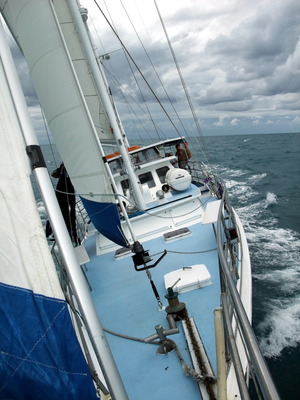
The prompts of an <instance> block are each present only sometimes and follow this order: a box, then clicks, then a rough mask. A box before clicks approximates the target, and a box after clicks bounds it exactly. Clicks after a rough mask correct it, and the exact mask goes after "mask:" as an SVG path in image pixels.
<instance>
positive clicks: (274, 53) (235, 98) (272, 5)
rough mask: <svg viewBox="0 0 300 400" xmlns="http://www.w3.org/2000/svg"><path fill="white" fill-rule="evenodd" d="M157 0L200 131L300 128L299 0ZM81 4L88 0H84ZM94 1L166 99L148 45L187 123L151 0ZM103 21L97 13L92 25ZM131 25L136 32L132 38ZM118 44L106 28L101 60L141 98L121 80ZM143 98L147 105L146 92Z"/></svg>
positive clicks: (181, 93) (184, 105)
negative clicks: (150, 62) (107, 56)
mask: <svg viewBox="0 0 300 400" xmlns="http://www.w3.org/2000/svg"><path fill="white" fill-rule="evenodd" d="M106 3H107V4H108V5H109V6H108V7H109V8H108V9H107V8H106ZM156 3H157V6H158V9H159V12H160V14H161V17H162V19H163V22H164V24H165V28H166V30H167V33H168V36H169V39H170V41H171V44H172V46H173V49H174V52H175V54H176V57H177V61H178V64H179V66H180V69H181V72H182V75H183V78H184V81H185V83H186V85H187V87H188V91H189V94H190V97H191V100H192V103H193V107H194V109H195V112H196V115H197V117H198V118H199V120H200V125H201V129H202V132H203V134H204V135H212V134H249V133H273V132H274V133H278V132H299V131H300V113H299V110H300V90H299V89H300V2H299V1H298V0H284V1H283V0H254V1H248V0H213V1H212V0H210V1H208V0H184V1H182V0H172V1H171V0H156ZM85 4H86V6H87V7H88V8H91V6H93V5H94V1H93V0H86V2H85ZM98 4H99V5H100V6H101V8H102V10H103V11H104V12H105V13H106V15H107V16H108V17H109V19H110V21H111V22H113V23H114V24H115V26H116V29H117V31H118V33H119V35H120V37H121V39H122V41H123V43H125V45H126V46H127V48H128V50H129V51H130V53H131V54H132V55H133V57H134V58H135V60H136V62H137V64H138V65H139V67H140V69H141V70H142V71H143V73H144V74H145V75H146V77H147V79H149V80H150V82H151V84H152V85H153V87H154V91H155V92H156V93H157V94H158V97H159V98H160V99H162V100H164V99H165V98H166V96H165V93H164V91H163V90H162V88H161V86H160V83H159V81H158V79H156V78H155V74H153V73H152V72H151V71H150V68H149V65H148V66H147V64H146V62H147V63H148V59H147V56H146V55H145V53H144V50H143V47H144V48H146V50H147V52H148V54H149V55H150V56H151V60H153V63H154V65H155V68H156V70H157V71H158V72H159V74H160V76H161V79H162V81H163V83H164V86H165V87H166V88H167V90H168V94H169V96H170V98H171V99H172V100H173V101H174V105H175V107H176V111H177V112H178V114H180V116H181V117H182V118H183V120H184V121H185V123H187V124H188V125H189V129H190V130H193V129H194V122H193V121H192V119H191V117H190V116H188V111H187V109H188V107H187V101H185V102H184V101H183V100H184V99H185V95H184V91H183V90H182V88H181V87H180V80H179V78H178V74H177V71H176V68H175V65H174V63H173V60H172V56H171V53H170V50H169V48H168V45H167V41H166V37H165V35H164V32H163V29H162V27H161V24H160V22H159V18H158V14H157V11H156V9H155V2H154V1H153V0H143V1H137V0H122V2H120V1H119V0H109V1H106V2H105V1H102V0H98ZM124 9H126V12H125V11H124ZM92 10H94V8H91V11H92ZM108 12H109V13H108ZM93 14H94V12H93ZM97 18H100V13H99V12H98V11H97V10H95V14H94V17H93V22H94V23H95V25H96V24H97V22H95V21H98V20H97ZM129 19H130V21H129ZM103 25H104V23H103V22H100V20H99V25H98V26H103ZM133 26H134V28H133ZM135 31H136V32H137V33H138V35H139V38H140V40H136V38H135V36H136V35H135ZM140 42H142V43H143V47H142V46H141V43H140ZM119 48H120V46H119V45H118V42H117V41H115V40H114V39H113V38H112V36H111V35H110V34H109V33H108V32H106V33H104V35H103V36H102V37H101V45H99V48H98V51H99V53H100V54H103V53H105V52H108V53H110V52H111V53H110V60H109V61H108V62H105V61H103V63H104V65H105V67H106V68H111V69H112V70H113V72H114V74H115V75H116V76H117V77H118V80H119V81H121V83H122V85H123V86H124V87H125V88H127V89H128V90H129V92H130V93H131V94H132V96H133V97H134V98H137V99H138V101H140V103H141V99H139V98H138V94H137V92H135V89H134V88H133V86H131V85H130V84H128V83H127V84H126V81H125V78H126V77H127V78H128V75H129V71H128V70H127V69H126V67H124V66H121V62H120V59H121V57H122V56H123V54H122V52H121V51H118V49H119ZM102 51H103V53H101V52H102ZM105 63H107V64H105ZM108 64H109V66H108ZM122 71H123V76H122ZM124 75H125V76H124ZM126 85H129V86H126ZM146 98H147V100H148V101H149V102H150V105H149V108H150V109H151V95H150V94H149V98H148V97H146ZM152 100H153V99H152ZM166 108H167V109H168V110H171V108H169V107H167V106H166ZM170 112H171V111H170ZM171 113H172V112H171Z"/></svg>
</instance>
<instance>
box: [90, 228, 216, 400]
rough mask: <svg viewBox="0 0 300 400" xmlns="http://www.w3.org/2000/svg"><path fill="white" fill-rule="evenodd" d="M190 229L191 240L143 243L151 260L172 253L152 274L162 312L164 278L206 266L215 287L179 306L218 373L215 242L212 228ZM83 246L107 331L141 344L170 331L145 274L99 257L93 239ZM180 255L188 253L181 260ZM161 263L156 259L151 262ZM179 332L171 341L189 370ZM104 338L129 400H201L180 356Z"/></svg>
mask: <svg viewBox="0 0 300 400" xmlns="http://www.w3.org/2000/svg"><path fill="white" fill-rule="evenodd" d="M189 229H190V230H191V232H192V234H191V235H189V236H187V237H184V238H181V239H178V240H175V241H173V242H169V243H165V242H164V240H163V236H161V237H159V238H156V239H154V240H151V241H149V242H146V243H144V248H145V250H148V249H149V253H150V254H156V253H159V252H162V251H163V250H164V249H167V251H168V253H167V255H166V256H165V257H164V259H163V260H162V261H161V263H160V264H159V265H158V266H157V267H156V268H153V269H150V272H151V275H152V279H153V281H154V283H155V285H156V287H157V290H158V292H159V294H160V297H161V300H162V302H163V304H164V306H167V305H168V304H167V300H166V299H165V298H164V296H165V294H166V290H165V287H164V279H163V276H164V275H165V274H166V273H168V272H170V271H173V270H177V269H180V268H182V267H185V266H191V265H194V264H205V265H206V267H207V269H208V270H209V272H210V275H211V281H212V284H211V285H209V286H206V287H204V288H201V289H196V290H193V291H191V292H187V293H183V294H181V295H180V296H179V301H181V302H184V303H186V307H187V310H188V313H189V316H190V317H193V318H194V319H195V321H196V324H197V327H198V330H199V332H200V335H201V337H202V340H203V342H204V345H205V348H206V351H207V353H208V355H209V358H210V361H211V363H212V366H213V369H214V370H215V369H216V356H215V334H214V316H213V311H214V309H215V308H216V307H218V306H219V304H220V287H219V286H220V283H219V282H220V280H219V268H218V256H217V251H216V241H215V237H214V232H213V228H212V225H200V224H198V225H194V226H190V227H189ZM85 246H86V249H87V252H88V254H89V255H90V258H91V261H90V262H89V263H88V264H87V265H86V266H87V272H86V276H87V278H88V281H89V283H90V285H91V287H92V298H93V301H94V304H95V306H96V309H97V312H98V314H99V316H100V321H101V324H102V326H103V327H104V328H107V329H109V330H112V331H116V332H118V333H121V334H125V335H129V336H133V337H137V338H141V339H144V338H146V337H148V336H150V335H152V334H154V333H155V332H156V331H155V326H156V325H158V324H162V325H163V327H164V329H169V326H168V322H167V320H166V312H165V311H159V308H158V304H157V300H156V298H155V296H154V294H153V291H152V288H151V285H150V282H149V279H148V277H147V276H146V272H145V271H140V272H137V271H135V269H134V266H133V261H132V259H131V256H127V257H125V258H122V259H119V260H118V259H114V253H107V254H104V255H101V257H96V250H95V249H96V245H95V238H94V237H90V238H88V239H87V241H86V242H85ZM208 250H211V251H208ZM171 251H174V252H176V253H172V252H171ZM181 251H184V252H185V253H184V254H180V252H181ZM202 251H204V252H203V253H199V252H202ZM188 252H191V253H192V252H198V253H196V254H191V253H190V254H187V253H188ZM158 257H159V255H157V256H154V257H153V261H155V260H156V259H157V258H158ZM177 327H179V329H180V333H179V334H175V335H172V336H170V337H169V338H170V339H172V340H174V341H175V342H176V343H177V345H178V347H179V349H180V352H181V354H182V355H183V357H184V359H185V361H187V362H188V363H189V364H191V361H190V357H189V354H188V352H187V345H186V341H185V338H184V335H183V334H182V325H181V323H177ZM106 336H107V339H108V342H109V344H110V347H111V349H112V352H113V354H114V357H115V360H116V363H117V366H118V368H119V371H120V374H121V376H122V379H123V381H124V385H125V388H126V390H127V393H128V396H129V398H130V400H141V399H149V400H150V399H152V400H154V399H167V398H172V399H173V400H176V399H178V400H179V399H180V400H182V399H199V398H201V397H200V394H199V389H198V385H197V384H196V382H195V381H194V380H193V379H192V378H191V377H187V376H185V374H184V372H183V370H182V368H181V364H180V362H179V360H178V357H177V354H176V352H172V353H169V354H167V355H158V354H156V350H157V346H155V345H152V344H144V343H139V342H134V341H131V340H128V339H124V338H120V337H117V336H114V335H112V334H109V333H108V334H106Z"/></svg>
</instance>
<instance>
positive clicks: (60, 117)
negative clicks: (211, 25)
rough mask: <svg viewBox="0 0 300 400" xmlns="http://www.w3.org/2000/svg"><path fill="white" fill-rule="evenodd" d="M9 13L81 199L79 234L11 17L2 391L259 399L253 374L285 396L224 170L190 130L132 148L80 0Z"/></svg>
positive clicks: (4, 156) (9, 8) (3, 2)
mask: <svg viewBox="0 0 300 400" xmlns="http://www.w3.org/2000/svg"><path fill="white" fill-rule="evenodd" d="M0 9H1V14H2V16H3V19H4V20H5V23H6V24H7V26H8V28H9V30H10V32H11V34H12V36H13V37H14V39H15V41H16V43H17V44H18V46H19V47H20V49H21V50H22V53H23V54H24V57H25V59H26V62H27V64H28V67H29V70H30V74H31V78H32V81H33V84H34V87H35V90H36V93H37V96H38V99H39V101H40V104H41V107H42V110H43V113H44V115H45V119H46V121H47V124H48V127H49V130H50V131H51V134H52V135H53V138H54V141H55V145H56V146H57V149H58V151H59V154H60V156H61V160H62V161H63V165H62V167H63V168H64V171H65V176H67V177H68V178H69V179H70V181H71V183H72V185H73V187H74V192H75V194H76V198H77V199H78V202H79V203H80V204H81V209H80V213H79V212H78V214H77V216H78V218H79V219H78V221H77V227H79V225H80V232H78V234H76V239H75V240H74V235H72V232H71V230H72V229H71V228H70V226H71V225H69V226H67V224H66V223H65V220H64V218H63V215H62V213H61V210H60V208H59V204H58V202H57V198H56V195H55V192H54V190H53V187H52V183H51V179H50V177H49V172H48V170H47V166H46V163H45V161H44V157H43V154H42V151H41V147H40V146H39V144H38V141H37V139H36V135H35V132H34V129H33V127H32V123H31V121H30V118H29V115H28V112H27V107H26V103H25V100H24V96H23V94H22V90H21V86H20V83H19V81H18V77H17V73H16V71H15V67H14V64H13V61H12V57H11V54H10V51H9V47H8V44H7V35H6V34H5V32H4V30H3V27H2V28H1V47H0V50H1V70H0V73H1V76H0V79H1V86H0V87H1V89H0V94H1V97H0V101H1V115H0V120H1V131H0V134H1V149H3V150H1V219H2V221H4V223H2V224H1V243H2V246H1V247H2V249H3V250H2V251H1V268H0V277H1V285H0V286H1V288H0V295H1V306H0V307H1V340H0V347H1V363H0V368H1V369H0V371H1V373H0V376H1V382H0V398H3V399H10V398H13V399H43V400H45V399H52V400H53V399H56V398H57V399H58V398H59V399H70V398H72V399H77V398H78V399H94V398H101V399H116V400H123V399H130V400H140V399H145V400H148V399H149V400H150V399H152V400H154V399H166V398H172V399H203V400H204V399H229V400H231V399H249V398H250V394H249V391H248V383H249V377H250V376H251V378H252V379H253V381H255V383H256V385H255V386H257V387H258V388H259V391H260V393H261V396H262V397H263V398H265V399H272V400H274V399H279V396H278V394H277V391H276V388H275V386H274V383H273V381H272V378H271V376H270V373H269V370H268V367H267V365H266V363H265V360H264V358H263V357H262V355H261V352H260V349H259V346H258V343H257V340H256V338H255V335H254V333H253V330H252V327H251V299H252V290H251V264H250V257H249V249H248V246H247V241H246V236H245V232H244V229H243V226H242V223H241V221H240V219H239V217H238V215H237V214H236V212H235V211H234V209H233V208H232V207H231V205H230V200H229V196H228V194H227V191H226V186H225V184H224V183H223V181H222V180H221V179H220V178H219V177H218V176H216V175H215V174H214V173H213V172H211V171H210V170H209V169H207V168H206V167H205V165H204V164H203V163H201V162H200V161H199V160H198V161H197V160H195V161H194V160H192V159H190V160H189V159H188V158H189V157H188V156H189V155H190V154H191V153H190V151H192V152H193V149H191V150H189V149H188V146H187V143H186V141H185V140H184V138H183V137H176V138H171V139H165V140H162V141H159V142H154V143H149V144H147V145H145V144H139V145H137V144H136V143H133V144H129V142H128V139H127V136H126V133H125V131H124V129H123V126H122V124H121V122H120V118H119V115H118V112H117V110H116V107H115V104H114V102H113V99H112V95H111V92H110V89H109V87H108V84H107V80H106V77H105V75H104V72H103V68H102V66H101V62H99V57H97V55H96V54H95V51H94V49H95V47H94V46H93V44H92V39H91V35H90V31H89V28H88V13H87V10H86V9H85V8H83V7H81V6H80V5H79V4H78V3H77V1H76V0H64V1H62V0H51V1H50V0H27V1H23V0H10V1H7V0H0ZM108 145H109V146H111V147H110V148H111V149H112V150H109V151H108V150H107V149H108V148H109V146H108ZM176 148H177V155H176V154H175V151H176ZM180 154H181V155H183V158H180V157H182V156H180ZM180 161H181V163H180ZM182 161H184V162H182ZM177 162H178V164H179V165H178V164H177ZM50 172H51V171H50ZM31 174H33V175H34V177H35V179H36V182H37V185H38V187H39V190H40V194H41V197H42V199H43V202H44V204H45V207H46V209H47V213H48V215H49V220H50V224H51V228H52V231H53V233H54V239H55V241H54V242H52V250H53V249H54V250H55V251H54V252H53V251H51V248H50V247H49V244H48V242H47V239H46V236H45V233H44V229H43V226H42V224H41V221H40V220H39V215H38V211H37V209H36V202H35V199H34V196H33V193H32V189H31V181H30V175H31ZM65 194H66V195H75V194H74V193H65ZM68 227H69V229H68ZM50 243H51V242H50ZM53 254H55V260H54V261H53V258H52V257H51V255H53Z"/></svg>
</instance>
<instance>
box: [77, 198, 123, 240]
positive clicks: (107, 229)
mask: <svg viewBox="0 0 300 400" xmlns="http://www.w3.org/2000/svg"><path fill="white" fill-rule="evenodd" d="M81 200H82V203H83V205H84V208H85V209H86V211H87V213H88V215H89V217H90V219H91V221H92V223H93V224H94V226H95V228H96V229H97V230H98V231H99V232H100V233H102V235H104V236H105V237H107V238H108V239H110V240H112V241H113V242H115V243H117V244H119V245H120V246H122V247H127V246H128V243H127V241H126V239H125V236H124V234H123V232H122V229H121V224H120V217H119V213H118V209H117V206H116V204H114V203H104V202H103V203H98V202H95V201H91V200H88V199H85V198H83V197H81Z"/></svg>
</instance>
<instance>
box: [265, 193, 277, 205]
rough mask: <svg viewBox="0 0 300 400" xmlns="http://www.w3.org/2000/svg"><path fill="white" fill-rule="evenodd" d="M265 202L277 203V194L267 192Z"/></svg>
mask: <svg viewBox="0 0 300 400" xmlns="http://www.w3.org/2000/svg"><path fill="white" fill-rule="evenodd" d="M266 202H267V204H276V203H277V196H276V194H274V193H272V192H268V193H267V199H266Z"/></svg>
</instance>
